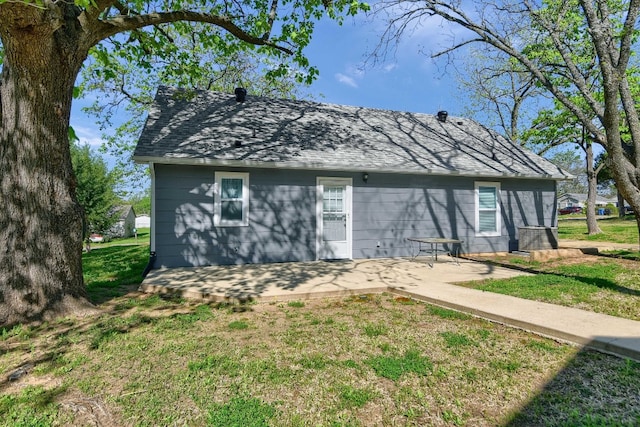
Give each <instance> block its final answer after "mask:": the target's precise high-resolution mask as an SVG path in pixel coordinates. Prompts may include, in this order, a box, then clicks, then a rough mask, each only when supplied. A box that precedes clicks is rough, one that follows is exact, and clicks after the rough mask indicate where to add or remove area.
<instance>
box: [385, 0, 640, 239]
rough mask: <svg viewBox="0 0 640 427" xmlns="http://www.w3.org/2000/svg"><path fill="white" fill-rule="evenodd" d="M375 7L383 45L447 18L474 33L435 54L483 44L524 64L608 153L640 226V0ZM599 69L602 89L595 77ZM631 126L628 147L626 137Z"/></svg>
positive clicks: (389, 2) (392, 2) (456, 0)
mask: <svg viewBox="0 0 640 427" xmlns="http://www.w3.org/2000/svg"><path fill="white" fill-rule="evenodd" d="M375 13H377V14H378V16H385V17H386V18H388V26H387V29H386V31H385V33H384V34H383V42H382V43H381V44H380V47H381V48H383V47H385V46H389V45H390V44H391V41H392V40H398V39H399V38H401V37H402V36H403V34H404V33H405V32H406V31H407V30H408V29H411V28H412V26H414V25H422V24H423V23H424V21H425V20H426V19H429V18H434V17H439V18H441V19H443V20H445V21H447V22H449V23H452V24H453V25H456V26H458V27H460V28H463V29H465V30H466V32H465V37H464V38H463V39H462V40H453V41H452V44H451V46H450V47H448V48H447V49H445V50H442V51H441V52H438V53H436V54H435V55H434V56H436V57H437V56H443V55H450V54H453V53H454V52H456V51H458V50H459V49H461V48H463V47H465V46H468V45H470V44H474V43H480V44H483V45H484V46H487V47H491V48H493V49H497V50H499V51H501V52H503V53H504V54H506V55H508V56H509V57H511V58H513V59H514V60H515V61H517V62H518V63H519V64H521V65H522V67H524V68H525V69H526V70H527V71H528V72H529V73H531V75H532V76H533V77H534V78H535V79H536V81H537V83H538V84H539V85H540V86H542V87H544V88H545V89H546V90H547V91H548V92H549V93H550V94H551V95H553V97H554V98H555V99H556V100H557V101H558V102H560V103H561V104H562V105H563V106H564V108H566V109H567V110H568V111H569V112H571V114H573V115H574V116H575V117H576V119H577V120H578V121H579V122H580V123H581V124H582V126H584V129H585V131H586V132H587V133H588V135H589V137H590V139H591V140H592V141H593V142H594V143H598V144H601V145H602V146H603V147H604V149H605V150H606V151H607V153H608V155H609V156H610V158H611V161H612V172H613V176H614V179H615V181H616V184H617V187H618V190H619V191H620V193H622V195H623V197H624V198H625V199H626V200H627V201H628V202H629V204H630V205H631V206H632V207H633V209H634V212H635V215H636V221H637V223H638V230H639V231H640V117H639V115H638V111H637V110H636V103H635V101H634V97H633V94H632V79H633V77H637V73H638V70H637V69H635V68H633V67H631V66H630V61H631V57H632V48H633V46H634V41H635V38H636V36H637V32H638V14H639V13H640V0H622V1H619V2H612V1H607V0H591V1H590V0H568V1H565V0H546V1H542V2H535V1H532V0H524V1H512V0H507V1H500V2H496V1H492V0H478V1H475V2H473V4H471V5H470V4H469V3H466V2H465V3H464V4H463V2H461V1H460V0H452V1H446V2H444V1H440V0H426V1H421V2H413V1H402V0H383V1H382V2H380V3H378V4H377V6H376V10H375ZM514 28H526V29H527V31H529V32H530V37H529V38H528V39H526V40H524V41H523V40H519V39H517V38H511V35H512V33H513V29H514ZM588 57H590V61H585V59H586V58H588ZM594 69H595V70H597V72H598V79H597V81H598V83H599V87H597V88H594V87H593V86H592V85H591V84H590V81H589V79H588V78H587V76H589V75H591V73H592V72H593V70H594ZM594 118H595V120H594ZM623 124H624V125H625V126H626V127H627V128H628V132H629V140H628V147H625V145H627V141H623V139H622V138H621V133H620V127H621V126H622V125H623ZM626 151H631V153H632V154H631V155H625V152H626Z"/></svg>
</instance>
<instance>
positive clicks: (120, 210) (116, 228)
mask: <svg viewBox="0 0 640 427" xmlns="http://www.w3.org/2000/svg"><path fill="white" fill-rule="evenodd" d="M114 211H115V212H116V213H117V215H118V220H117V221H116V223H115V224H113V226H112V227H111V229H110V230H109V232H108V234H109V235H110V236H112V237H131V236H133V229H134V227H135V222H136V213H135V212H134V210H133V206H131V205H122V206H116V207H115V208H114Z"/></svg>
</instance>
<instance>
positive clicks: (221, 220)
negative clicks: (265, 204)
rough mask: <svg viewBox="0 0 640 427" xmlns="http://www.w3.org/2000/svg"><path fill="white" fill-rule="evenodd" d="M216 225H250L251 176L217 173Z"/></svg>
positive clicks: (236, 173)
mask: <svg viewBox="0 0 640 427" xmlns="http://www.w3.org/2000/svg"><path fill="white" fill-rule="evenodd" d="M215 197H216V199H215V213H214V224H215V225H216V226H220V227H224V226H229V227H237V226H246V225H249V174H248V173H238V172H216V191H215Z"/></svg>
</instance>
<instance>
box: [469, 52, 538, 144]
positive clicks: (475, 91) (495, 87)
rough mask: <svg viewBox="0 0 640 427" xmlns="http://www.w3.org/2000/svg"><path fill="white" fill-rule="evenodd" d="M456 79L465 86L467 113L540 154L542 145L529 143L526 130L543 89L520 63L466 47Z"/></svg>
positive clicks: (528, 127)
mask: <svg viewBox="0 0 640 427" xmlns="http://www.w3.org/2000/svg"><path fill="white" fill-rule="evenodd" d="M463 67H464V71H463V72H459V73H458V78H457V80H458V82H459V84H460V85H461V86H462V87H463V88H464V89H465V99H464V102H465V107H466V110H467V113H468V114H469V115H470V116H472V117H476V118H477V119H478V120H480V121H482V122H483V123H486V124H487V125H488V126H491V127H494V128H496V129H498V130H499V131H500V132H501V133H503V134H504V135H505V136H506V137H507V138H509V139H510V140H511V141H512V142H513V143H515V144H518V145H525V146H527V148H530V149H531V150H533V151H535V152H537V153H538V154H543V153H544V152H545V151H547V150H548V149H549V147H547V146H546V144H535V145H531V143H532V141H531V140H529V139H527V138H526V136H524V135H523V134H525V132H527V131H528V130H529V129H530V128H531V125H532V121H533V120H534V118H535V114H533V113H532V111H533V110H534V109H535V107H536V106H537V105H538V104H539V103H540V101H541V98H544V94H545V92H544V90H542V89H541V88H540V87H539V86H538V85H537V84H536V80H535V79H534V78H533V77H532V76H531V74H530V73H529V72H527V71H526V70H525V69H524V68H523V67H522V65H520V64H519V63H518V62H517V61H514V60H513V59H512V58H510V57H509V56H507V55H505V54H504V53H502V52H499V51H498V52H495V51H492V50H486V49H470V52H469V55H466V56H465V60H464V64H463Z"/></svg>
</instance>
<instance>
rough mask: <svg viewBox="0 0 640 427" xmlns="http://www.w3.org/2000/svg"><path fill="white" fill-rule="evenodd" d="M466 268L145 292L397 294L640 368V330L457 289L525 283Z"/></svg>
mask: <svg viewBox="0 0 640 427" xmlns="http://www.w3.org/2000/svg"><path fill="white" fill-rule="evenodd" d="M523 274H527V273H523V272H521V271H516V270H510V269H506V268H501V267H496V266H492V265H486V264H482V263H477V262H473V261H468V260H460V264H459V265H458V264H456V263H454V262H452V261H451V259H450V258H448V257H443V258H441V259H440V260H439V261H438V262H437V263H436V264H435V265H434V267H433V268H430V267H429V266H428V265H427V260H426V259H421V258H418V259H416V260H410V259H403V258H402V259H397V258H396V259H375V260H353V261H338V262H322V261H318V262H307V263H281V264H251V265H242V266H217V267H201V268H176V269H160V270H153V271H151V272H150V273H149V275H148V276H147V277H146V279H145V280H144V281H143V283H142V285H141V290H143V291H145V292H158V293H174V294H178V295H181V296H184V297H187V298H200V299H206V300H212V301H248V300H261V301H273V300H281V301H286V300H300V299H306V298H312V297H313V298H317V297H330V296H343V295H352V294H362V293H379V292H394V293H397V294H400V295H404V296H407V297H411V298H415V299H417V300H421V301H426V302H429V303H433V304H436V305H440V306H444V307H448V308H452V309H455V310H459V311H463V312H467V313H470V314H473V315H476V316H479V317H482V318H486V319H489V320H492V321H496V322H500V323H503V324H507V325H511V326H514V327H518V328H522V329H525V330H528V331H532V332H535V333H538V334H541V335H545V336H549V337H552V338H556V339H560V340H564V341H569V342H573V343H576V344H579V345H583V346H589V347H592V348H595V349H598V350H601V351H605V352H608V353H612V354H616V355H620V356H624V357H629V358H631V359H635V360H638V361H640V322H638V321H633V320H627V319H621V318H618V317H613V316H608V315H604V314H598V313H592V312H588V311H584V310H579V309H575V308H569V307H562V306H558V305H553V304H547V303H541V302H535V301H530V300H525V299H521V298H516V297H511V296H507V295H500V294H495V293H491V292H484V291H479V290H475V289H469V288H465V287H461V286H456V285H452V283H458V282H466V281H471V280H483V279H488V278H507V277H513V276H517V275H523Z"/></svg>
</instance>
